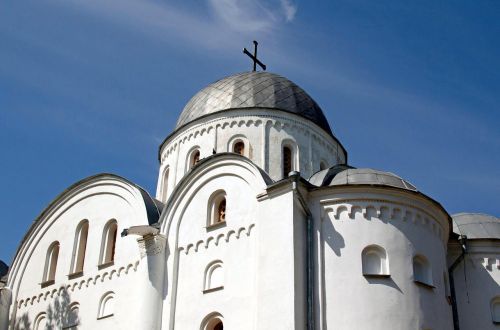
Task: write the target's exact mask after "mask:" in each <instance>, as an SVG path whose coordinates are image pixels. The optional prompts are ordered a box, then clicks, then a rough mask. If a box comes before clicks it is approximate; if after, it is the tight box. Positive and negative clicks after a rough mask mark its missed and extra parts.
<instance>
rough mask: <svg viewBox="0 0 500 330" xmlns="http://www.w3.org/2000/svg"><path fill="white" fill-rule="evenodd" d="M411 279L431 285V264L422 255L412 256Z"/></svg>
mask: <svg viewBox="0 0 500 330" xmlns="http://www.w3.org/2000/svg"><path fill="white" fill-rule="evenodd" d="M413 280H414V281H415V282H417V283H421V284H425V285H428V286H433V281H432V269H431V265H430V263H429V261H427V258H426V257H424V256H422V255H416V256H415V257H413Z"/></svg>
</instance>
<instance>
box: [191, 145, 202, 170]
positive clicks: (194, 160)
mask: <svg viewBox="0 0 500 330" xmlns="http://www.w3.org/2000/svg"><path fill="white" fill-rule="evenodd" d="M199 161H200V150H199V149H195V150H193V151H192V152H191V155H190V157H189V168H193V167H194V166H195V165H196V164H198V162H199Z"/></svg>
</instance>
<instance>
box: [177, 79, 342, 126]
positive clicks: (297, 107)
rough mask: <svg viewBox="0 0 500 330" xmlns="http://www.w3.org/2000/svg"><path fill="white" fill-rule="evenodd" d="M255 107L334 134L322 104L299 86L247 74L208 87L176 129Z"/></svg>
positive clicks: (192, 103) (193, 99) (179, 121)
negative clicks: (287, 114) (218, 114)
mask: <svg viewBox="0 0 500 330" xmlns="http://www.w3.org/2000/svg"><path fill="white" fill-rule="evenodd" d="M254 107H258V108H271V109H277V110H282V111H286V112H290V113H294V114H296V115H299V116H301V117H304V118H306V119H309V120H310V121H312V122H314V123H315V124H316V125H318V126H319V127H321V128H322V129H323V130H325V131H326V132H327V133H328V134H330V135H333V134H332V130H331V129H330V125H329V124H328V121H327V120H326V118H325V115H324V114H323V111H322V110H321V108H320V107H319V106H318V104H317V103H316V102H315V101H314V100H313V99H312V98H311V97H310V96H309V95H308V94H307V93H306V92H305V91H304V90H303V89H302V88H300V87H299V86H297V85H296V84H295V83H293V82H292V81H290V80H288V79H287V78H285V77H282V76H280V75H277V74H274V73H270V72H243V73H239V74H235V75H232V76H229V77H226V78H223V79H221V80H218V81H216V82H214V83H212V84H210V85H208V86H207V87H205V88H203V89H202V90H200V91H199V92H198V93H196V95H194V96H193V97H192V98H191V100H190V101H189V102H188V103H187V104H186V106H185V107H184V109H183V110H182V113H181V115H180V116H179V119H178V120H177V124H176V127H175V128H176V129H177V128H179V127H181V126H183V125H185V124H187V123H189V122H191V121H193V120H195V119H198V118H200V117H203V116H205V115H208V114H212V113H216V112H220V111H223V110H228V109H242V108H243V109H244V108H254Z"/></svg>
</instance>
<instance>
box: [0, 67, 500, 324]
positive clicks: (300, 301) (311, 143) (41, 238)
mask: <svg viewBox="0 0 500 330" xmlns="http://www.w3.org/2000/svg"><path fill="white" fill-rule="evenodd" d="M347 155H348V154H347V150H346V149H345V148H344V147H343V146H342V143H341V142H340V141H339V139H338V138H337V137H336V136H335V134H334V132H333V131H332V129H331V127H330V125H329V123H328V122H327V120H326V118H325V116H324V114H323V111H322V110H321V108H320V107H319V105H318V104H317V103H316V102H315V101H314V100H313V99H312V98H311V97H310V96H309V95H308V94H307V93H306V92H305V91H304V90H303V89H301V88H300V87H299V86H298V85H296V84H295V83H293V82H291V81H290V80H288V79H287V78H285V77H282V76H280V75H277V74H273V73H268V72H265V71H263V72H245V73H240V74H236V75H232V76H229V77H226V78H223V79H221V80H218V81H216V82H214V83H213V84H210V85H209V86H207V87H205V88H203V89H202V90H201V91H199V92H198V93H197V94H196V95H194V96H193V98H192V99H191V100H190V101H189V102H188V103H187V105H186V106H185V107H184V109H183V111H182V113H181V114H180V116H179V119H178V121H177V124H176V126H175V129H174V130H173V132H171V133H170V134H169V135H168V136H167V137H166V138H165V140H164V141H163V143H162V144H161V145H160V146H159V152H158V159H159V171H158V186H157V191H156V195H155V196H152V195H151V194H150V193H148V192H147V191H146V190H144V189H143V188H141V187H140V186H138V185H137V184H135V183H133V182H131V181H129V180H127V179H125V178H123V177H120V176H118V175H114V174H109V173H103V174H98V175H94V176H91V177H88V178H85V179H83V180H81V181H79V182H76V183H75V184H73V185H72V186H70V187H68V188H67V189H66V190H65V191H63V192H62V193H61V194H60V195H59V196H57V197H56V198H55V199H54V200H53V201H52V202H51V203H50V204H49V205H48V206H47V207H46V208H45V209H44V210H43V211H42V212H41V213H40V215H39V216H38V217H37V218H36V220H35V221H34V222H33V224H32V226H31V228H30V229H29V230H28V232H27V233H26V235H25V237H24V238H23V240H22V241H21V242H20V244H19V247H18V249H17V252H16V254H15V257H14V259H13V262H12V265H11V266H10V269H9V271H8V275H7V277H6V278H5V279H4V281H3V282H2V283H3V284H2V286H1V288H0V290H1V291H0V329H1V330H4V329H36V330H40V329H170V330H174V329H177V330H191V329H193V330H219V329H230V330H246V329H248V330H250V329H273V330H278V329H283V330H290V329H300V330H303V329H307V330H315V329H321V330H327V329H337V330H355V329H356V330H364V329H366V330H377V329H380V330H381V329H384V330H385V329H397V330H401V329H408V330H414V329H419V330H430V329H433V330H447V329H450V330H451V329H462V330H477V329H481V330H487V329H500V287H499V283H500V263H499V256H500V219H498V218H496V217H493V216H488V215H483V214H470V213H461V214H457V215H454V216H450V215H449V214H448V212H447V211H446V210H445V209H444V208H443V207H442V206H441V205H440V204H439V202H438V201H436V200H434V199H432V198H431V197H429V196H427V195H426V194H425V193H424V192H422V191H420V190H419V189H418V188H417V187H415V186H414V185H412V184H411V183H410V182H408V181H407V180H405V179H403V178H401V177H399V176H397V175H396V174H393V173H389V172H384V171H379V170H374V169H370V168H354V167H352V166H350V165H348V164H349V162H348V157H347Z"/></svg>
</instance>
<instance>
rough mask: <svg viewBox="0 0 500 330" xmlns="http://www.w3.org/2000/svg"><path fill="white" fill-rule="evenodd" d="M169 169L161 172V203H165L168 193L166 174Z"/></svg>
mask: <svg viewBox="0 0 500 330" xmlns="http://www.w3.org/2000/svg"><path fill="white" fill-rule="evenodd" d="M169 172H170V169H169V168H168V167H167V168H166V169H165V170H164V172H163V180H162V185H161V200H162V201H163V202H166V201H167V193H168V174H169Z"/></svg>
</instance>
